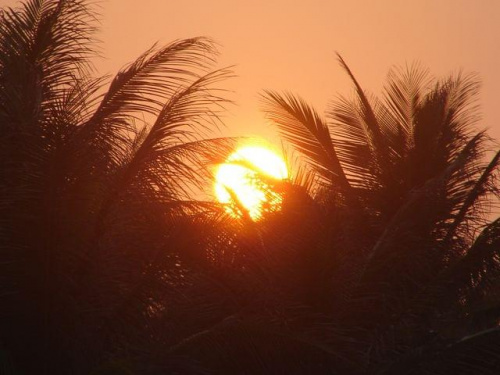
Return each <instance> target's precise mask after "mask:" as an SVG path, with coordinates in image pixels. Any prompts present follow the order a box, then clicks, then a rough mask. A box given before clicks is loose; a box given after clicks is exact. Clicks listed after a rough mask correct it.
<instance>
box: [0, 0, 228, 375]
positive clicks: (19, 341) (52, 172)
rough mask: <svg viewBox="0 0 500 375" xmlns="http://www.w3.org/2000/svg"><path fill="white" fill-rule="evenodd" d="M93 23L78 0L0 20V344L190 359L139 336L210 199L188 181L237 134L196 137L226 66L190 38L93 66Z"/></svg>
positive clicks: (170, 292) (178, 274)
mask: <svg viewBox="0 0 500 375" xmlns="http://www.w3.org/2000/svg"><path fill="white" fill-rule="evenodd" d="M95 25H96V17H95V12H94V8H93V7H92V6H91V5H89V3H88V2H87V1H85V0H29V1H26V2H25V3H23V4H22V5H21V6H20V8H18V9H6V10H5V11H4V12H3V14H2V22H1V23H0V150H1V151H0V153H1V155H0V211H1V214H0V228H1V230H0V249H1V254H2V255H1V258H2V260H1V263H0V264H1V266H0V267H1V270H0V275H1V276H0V280H1V281H0V296H1V302H0V307H1V308H0V321H1V323H0V327H1V328H0V332H1V334H0V348H1V347H3V348H4V350H5V353H6V354H5V355H6V356H7V357H9V358H10V359H9V363H10V362H12V363H14V367H15V368H17V369H18V370H19V371H22V372H23V373H46V374H49V373H51V374H52V373H89V372H90V371H91V370H92V369H95V368H97V367H98V366H99V364H102V363H106V361H110V360H111V359H113V358H139V357H140V356H141V355H146V356H149V357H152V356H154V355H156V356H157V361H156V362H154V361H152V362H154V363H151V364H150V363H145V362H147V361H142V362H140V361H139V362H138V361H135V365H137V366H139V365H141V366H143V367H144V368H145V367H147V366H149V367H150V368H152V367H153V366H157V367H158V368H162V366H164V367H165V366H167V367H168V366H171V367H172V368H176V366H181V367H182V366H190V363H189V362H186V361H182V360H179V361H178V360H177V359H176V358H173V357H169V359H168V360H167V358H166V357H165V356H162V357H161V356H160V355H158V354H155V353H153V352H152V351H151V352H148V351H147V347H148V346H151V345H153V343H154V342H155V340H156V338H155V331H154V330H155V329H156V328H155V327H154V324H153V320H154V319H153V317H154V316H156V315H157V312H158V311H163V310H164V309H166V308H167V306H166V304H167V303H168V302H169V301H170V300H169V298H174V297H173V296H175V295H176V292H175V291H176V288H177V287H180V286H181V284H182V285H184V284H186V283H189V280H190V279H189V274H188V273H186V271H185V270H184V268H185V266H184V264H185V262H187V261H188V260H185V261H184V263H183V261H182V260H181V259H180V257H181V256H182V254H183V251H182V250H183V247H185V246H188V245H190V244H188V243H187V242H186V239H185V236H184V234H183V233H182V230H183V228H185V227H186V226H187V224H186V222H189V220H191V219H190V218H192V217H193V215H194V217H196V216H197V215H199V213H200V212H203V211H204V210H208V211H213V210H214V209H213V207H210V206H209V205H207V204H202V203H199V202H198V203H197V202H195V201H193V198H192V196H193V195H192V191H193V190H195V189H199V188H201V187H202V186H203V184H204V183H206V182H207V181H209V179H208V178H207V176H208V175H209V172H210V171H209V168H207V167H208V166H209V165H210V164H211V163H214V162H217V160H219V159H220V158H221V157H225V155H226V153H227V152H228V150H229V147H230V145H231V140H229V139H207V138H206V137H207V136H208V135H209V134H210V133H211V131H212V130H213V129H215V128H216V127H217V126H218V125H219V124H220V114H221V113H222V111H223V109H224V106H225V104H226V103H228V101H227V99H225V93H224V91H223V90H220V89H216V88H215V85H216V84H217V83H219V82H220V81H221V80H223V79H225V78H227V77H228V76H230V75H231V72H230V70H229V69H221V70H215V71H212V70H211V69H212V67H213V65H214V62H215V56H216V53H217V51H216V49H215V46H214V43H213V42H212V41H211V40H209V39H207V38H193V39H186V40H179V41H175V42H173V43H171V44H169V45H167V46H164V47H157V46H154V47H153V48H151V49H150V50H148V51H147V52H145V53H144V54H142V55H141V56H140V57H139V58H138V59H137V60H136V61H134V62H133V63H131V64H129V65H128V66H126V67H125V68H123V69H122V70H121V71H120V72H119V73H118V74H117V75H116V76H115V77H114V78H113V80H111V82H109V80H108V79H107V77H99V78H94V77H93V75H92V74H93V67H92V65H91V60H92V59H93V58H95V57H96V54H95V52H94V44H93V34H94V31H95V29H96V26H95ZM108 82H109V86H108V87H107V89H106V90H105V89H104V88H105V85H107V84H108ZM169 308H170V306H169ZM155 314H156V315H155ZM172 331H174V332H175V330H172ZM141 345H142V346H141ZM160 358H161V359H160ZM139 368H140V367H139ZM193 371H194V370H193Z"/></svg>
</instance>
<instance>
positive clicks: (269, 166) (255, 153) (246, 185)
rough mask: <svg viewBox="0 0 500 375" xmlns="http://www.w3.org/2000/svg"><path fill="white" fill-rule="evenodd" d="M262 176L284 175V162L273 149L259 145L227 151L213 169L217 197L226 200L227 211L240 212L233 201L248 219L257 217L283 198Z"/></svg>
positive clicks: (282, 177)
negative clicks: (221, 161)
mask: <svg viewBox="0 0 500 375" xmlns="http://www.w3.org/2000/svg"><path fill="white" fill-rule="evenodd" d="M262 177H270V178H272V179H277V180H284V179H286V178H287V177H288V170H287V167H286V164H285V162H284V161H283V159H282V158H281V157H280V156H278V155H277V154H276V153H275V152H273V151H271V150H270V149H268V148H265V147H263V146H245V147H242V148H240V149H238V150H237V151H236V152H234V153H233V154H231V156H229V158H228V159H227V161H226V163H224V164H221V165H220V166H219V168H218V170H217V173H216V176H215V181H216V182H215V194H216V196H217V199H218V200H219V202H221V203H223V204H227V206H226V207H227V210H228V212H229V213H230V214H232V215H234V216H240V214H239V212H238V209H236V205H237V204H238V205H240V206H242V208H243V209H245V210H246V211H247V212H248V214H249V216H250V217H251V219H252V220H258V219H260V218H261V217H262V213H263V212H264V211H266V210H267V211H275V210H279V209H280V207H281V202H282V199H283V198H282V196H281V194H279V193H277V192H275V191H273V190H271V189H270V187H269V184H268V183H267V182H266V181H264V180H265V178H262ZM235 199H236V200H237V201H238V203H236V202H235Z"/></svg>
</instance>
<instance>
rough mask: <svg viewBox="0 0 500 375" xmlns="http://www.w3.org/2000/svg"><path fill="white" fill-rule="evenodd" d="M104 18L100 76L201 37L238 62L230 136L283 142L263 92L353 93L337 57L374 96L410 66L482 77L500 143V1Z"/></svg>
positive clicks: (112, 14) (138, 9)
mask: <svg viewBox="0 0 500 375" xmlns="http://www.w3.org/2000/svg"><path fill="white" fill-rule="evenodd" d="M18 3H19V2H18V1H16V0H0V6H2V7H3V6H6V5H7V6H14V5H17V4H18ZM101 13H102V32H101V33H100V34H99V35H98V37H99V39H101V40H102V42H103V44H102V55H103V56H104V59H102V60H100V61H97V62H96V64H97V68H98V71H99V72H100V73H116V72H117V70H118V69H119V68H120V67H122V66H123V65H125V64H126V63H128V62H130V61H131V60H133V59H134V58H136V57H137V56H138V55H139V54H140V53H141V52H143V51H145V50H146V49H147V48H148V47H150V46H151V45H152V44H153V43H155V42H157V41H159V42H160V43H168V42H169V41H172V40H174V39H180V38H188V37H192V36H199V35H204V36H210V37H212V38H214V39H215V40H216V41H217V42H219V43H220V44H221V48H220V51H221V58H220V64H219V66H226V65H233V64H236V65H237V66H236V67H235V71H236V74H237V75H238V77H237V78H235V79H233V80H232V82H227V83H226V84H224V86H225V87H226V88H228V89H231V90H234V91H235V93H234V96H233V98H234V99H235V100H236V101H237V104H238V105H237V106H235V107H233V108H232V109H231V113H230V115H229V116H228V117H227V118H226V123H227V125H228V130H227V131H226V132H225V134H228V135H249V134H253V135H262V136H264V137H266V138H268V139H269V141H271V142H277V139H276V138H274V136H273V134H274V133H273V131H271V130H270V129H269V127H268V125H266V124H265V122H264V119H263V116H262V114H261V113H260V112H259V100H258V93H259V92H261V91H262V90H263V89H273V90H278V91H282V90H289V91H291V92H293V93H298V94H300V95H301V96H302V97H304V98H305V99H306V100H307V101H308V102H309V103H311V104H313V105H314V106H315V107H316V108H317V110H318V111H320V112H323V111H324V110H325V109H326V106H327V103H328V101H329V100H331V99H333V98H334V97H335V95H336V94H338V93H341V94H349V93H350V90H351V85H350V82H349V81H348V79H347V77H346V75H345V74H344V72H343V71H342V70H341V69H340V67H339V66H338V64H337V62H336V60H335V54H334V52H335V51H338V52H340V53H341V54H342V56H343V57H344V58H345V60H346V61H347V63H348V64H349V66H350V67H351V69H352V70H353V71H354V73H355V75H356V76H357V77H358V79H359V81H360V83H361V84H362V85H363V87H365V88H366V89H368V90H369V91H371V92H374V93H376V94H378V93H380V89H381V86H382V84H383V82H384V80H385V77H386V73H387V70H388V69H389V68H390V67H391V66H392V65H394V64H396V65H400V64H404V63H405V62H407V61H408V62H411V61H414V60H419V61H420V62H422V63H423V64H424V65H425V66H427V67H429V68H430V70H431V72H432V73H433V74H434V75H435V76H438V77H440V76H443V75H444V74H447V73H450V72H453V71H457V70H458V69H464V70H465V71H475V72H478V73H479V74H480V76H481V78H482V81H483V88H482V97H481V106H482V113H483V122H482V126H484V127H488V128H490V134H492V135H494V136H495V137H496V138H497V139H500V110H499V106H498V105H499V102H500V99H499V98H500V96H499V94H498V88H499V87H500V69H499V68H498V67H500V1H499V0H439V1H436V0H419V1H410V0H406V1H403V0H377V1H372V0H364V1H361V0H358V1H356V0H349V1H347V0H344V1H338V0H308V1H291V0H279V1H276V0H253V1H238V0H210V1H209V0H182V1H181V0H179V1H165V0H142V1H137V0H104V1H102V2H101Z"/></svg>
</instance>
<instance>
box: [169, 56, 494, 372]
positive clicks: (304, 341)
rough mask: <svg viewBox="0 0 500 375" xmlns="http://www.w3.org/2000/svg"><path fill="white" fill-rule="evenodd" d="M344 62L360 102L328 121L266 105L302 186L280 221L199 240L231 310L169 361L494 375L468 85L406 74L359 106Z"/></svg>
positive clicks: (279, 100)
mask: <svg viewBox="0 0 500 375" xmlns="http://www.w3.org/2000/svg"><path fill="white" fill-rule="evenodd" d="M340 61H341V64H342V66H343V67H344V68H345V69H346V71H347V73H348V74H349V75H350V76H351V78H352V79H353V82H354V85H355V88H356V96H355V98H354V99H352V100H347V99H345V98H339V99H338V100H337V101H335V102H334V103H333V105H332V108H331V109H330V110H329V111H328V113H327V119H328V120H325V119H323V118H322V117H321V116H320V115H319V114H317V112H316V111H315V110H314V109H312V108H311V107H310V106H308V105H307V104H306V103H305V102H304V101H303V100H301V99H299V98H297V97H295V96H293V95H291V94H284V95H281V94H278V93H276V92H267V93H266V95H265V96H264V103H265V111H266V113H267V115H268V117H269V118H270V119H271V120H272V121H273V122H274V123H275V124H276V125H277V126H278V128H279V130H280V131H281V133H282V136H283V138H284V139H285V140H287V141H288V142H289V143H291V145H292V146H293V147H294V148H295V150H298V151H299V152H300V153H301V154H302V156H303V159H304V160H303V161H304V166H303V169H302V170H301V173H300V175H299V177H298V180H299V181H298V182H297V183H298V186H297V184H289V183H283V184H279V183H277V186H276V187H277V188H282V189H283V194H285V199H284V203H283V210H282V211H281V212H275V213H272V214H269V215H267V217H266V218H265V220H262V221H260V222H256V223H253V222H246V223H244V224H242V223H240V225H239V226H238V223H235V222H234V220H228V222H227V223H226V225H224V223H223V224H222V225H220V226H219V227H218V228H217V230H216V231H213V232H211V233H212V237H211V236H210V235H207V236H206V238H207V240H206V243H207V245H208V249H209V250H211V249H215V250H212V252H213V253H214V254H215V259H217V267H219V270H220V271H219V272H218V280H219V281H220V282H221V285H223V286H224V287H225V288H226V290H225V292H223V293H227V295H228V297H226V298H227V299H229V300H232V301H234V304H235V306H234V307H233V308H232V311H233V312H232V313H230V312H226V315H224V313H223V312H222V309H220V307H219V306H217V304H214V305H213V306H215V307H216V308H214V309H212V310H211V311H212V312H215V314H217V313H219V314H220V316H221V317H220V318H219V320H217V321H216V323H215V324H213V325H209V326H206V327H204V328H203V329H201V330H198V331H196V332H195V333H194V334H193V335H191V336H190V337H187V338H186V339H184V340H183V341H182V342H180V343H179V344H178V345H175V346H174V347H171V348H172V350H174V352H176V353H182V354H185V355H188V356H190V357H192V358H196V359H197V360H198V361H199V362H200V363H201V364H202V365H203V366H205V367H207V368H208V369H210V370H211V372H212V373H228V374H230V373H297V374H301V373H326V374H330V373H340V374H422V373H425V374H450V373H453V374H455V373H458V374H494V373H495V372H496V371H497V370H498V368H499V365H500V330H499V328H498V323H499V321H500V310H499V307H500V295H499V292H498V291H499V290H500V254H499V249H500V219H497V220H494V221H493V222H491V223H487V220H486V218H487V211H488V210H487V205H488V204H489V203H490V201H489V200H488V198H489V194H492V193H498V164H499V158H500V153H498V151H497V152H496V154H495V155H494V157H493V158H492V160H491V161H490V162H485V161H484V160H485V158H484V157H485V153H486V151H487V149H488V138H487V136H486V135H485V133H484V132H475V130H474V125H475V122H476V120H477V116H476V108H475V99H476V95H477V89H478V83H477V80H476V79H475V77H474V76H467V75H462V74H459V75H457V76H453V77H450V78H447V79H444V80H440V81H437V82H436V81H432V80H430V79H427V78H426V77H427V73H426V72H425V71H424V70H422V69H420V68H418V67H417V66H410V67H407V68H403V69H399V70H393V71H391V72H390V74H389V78H388V85H387V88H386V90H385V93H384V98H383V99H377V98H375V97H371V98H370V99H368V97H367V96H366V94H365V93H364V91H363V90H362V89H361V88H360V86H359V84H358V83H357V81H356V80H355V79H354V77H353V75H352V73H351V72H350V70H349V69H348V67H347V65H346V64H345V63H344V61H343V60H342V59H340ZM280 185H281V186H280ZM219 223H220V222H219ZM210 238H211V239H212V240H211V241H210V240H208V239H210ZM198 248H199V247H198ZM221 288H222V287H221ZM207 298H208V297H207ZM228 311H231V308H229V310H228Z"/></svg>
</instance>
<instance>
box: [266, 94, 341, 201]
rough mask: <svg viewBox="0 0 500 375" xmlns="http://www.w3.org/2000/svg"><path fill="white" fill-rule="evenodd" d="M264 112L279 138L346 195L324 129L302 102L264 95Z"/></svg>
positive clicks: (328, 138) (338, 167)
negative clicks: (280, 136)
mask: <svg viewBox="0 0 500 375" xmlns="http://www.w3.org/2000/svg"><path fill="white" fill-rule="evenodd" d="M262 100H263V103H264V112H265V113H266V115H267V117H268V118H269V119H270V120H271V121H273V122H274V123H276V125H277V126H278V129H279V131H280V133H281V135H282V136H283V138H284V139H285V140H286V141H288V142H290V143H291V144H292V145H293V146H294V148H295V149H297V150H298V151H299V152H300V153H302V154H303V155H304V156H305V157H306V160H307V161H308V163H309V164H310V165H311V167H312V168H313V169H314V170H316V171H317V173H318V175H320V176H322V178H323V179H324V180H325V181H328V182H332V183H334V184H335V185H337V186H338V187H340V188H341V189H342V190H344V191H346V192H348V191H349V190H350V188H351V187H350V184H349V181H348V180H347V178H346V176H345V173H344V171H343V169H342V166H341V165H340V162H339V160H338V157H337V153H336V151H335V148H334V146H333V144H332V139H331V137H330V132H329V130H328V126H327V125H326V123H325V122H324V121H323V120H322V119H321V117H320V116H319V115H318V114H317V112H316V111H315V110H314V109H313V108H311V107H310V106H308V105H307V104H306V103H305V101H303V100H302V99H300V98H297V97H294V96H293V95H291V94H285V95H283V96H282V95H280V94H278V93H275V92H272V91H266V93H265V95H264V96H262Z"/></svg>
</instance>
